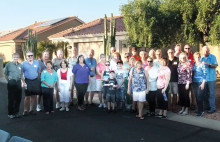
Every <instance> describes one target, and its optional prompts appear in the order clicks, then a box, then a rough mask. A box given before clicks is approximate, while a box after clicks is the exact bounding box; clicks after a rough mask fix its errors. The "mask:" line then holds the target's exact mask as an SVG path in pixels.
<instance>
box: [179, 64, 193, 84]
mask: <svg viewBox="0 0 220 142" xmlns="http://www.w3.org/2000/svg"><path fill="white" fill-rule="evenodd" d="M177 72H178V84H186V83H187V81H189V83H192V66H191V64H190V62H186V63H184V64H181V63H179V65H178V67H177Z"/></svg>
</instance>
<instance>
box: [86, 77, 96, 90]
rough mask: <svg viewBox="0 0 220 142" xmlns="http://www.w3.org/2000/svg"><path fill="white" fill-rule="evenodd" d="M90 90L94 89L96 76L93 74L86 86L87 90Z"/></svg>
mask: <svg viewBox="0 0 220 142" xmlns="http://www.w3.org/2000/svg"><path fill="white" fill-rule="evenodd" d="M90 91H96V77H95V76H93V77H90V83H89V86H88V88H87V92H90Z"/></svg>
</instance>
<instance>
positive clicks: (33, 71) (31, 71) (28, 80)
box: [22, 51, 41, 116]
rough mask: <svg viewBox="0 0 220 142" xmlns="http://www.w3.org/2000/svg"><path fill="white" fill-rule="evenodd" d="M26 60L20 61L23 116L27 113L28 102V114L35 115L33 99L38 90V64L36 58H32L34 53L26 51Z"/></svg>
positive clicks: (39, 69)
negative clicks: (22, 75) (22, 85)
mask: <svg viewBox="0 0 220 142" xmlns="http://www.w3.org/2000/svg"><path fill="white" fill-rule="evenodd" d="M26 58H27V60H26V61H24V62H23V63H22V71H23V74H24V77H25V80H23V84H24V86H26V87H25V88H26V90H25V99H24V112H23V116H27V115H28V104H29V103H30V110H29V114H31V115H35V114H36V113H35V112H34V110H33V108H34V99H35V95H37V94H38V93H39V91H40V87H39V86H40V82H39V78H40V73H41V72H40V71H41V68H40V65H39V62H38V61H37V60H34V54H33V52H31V51H27V53H26Z"/></svg>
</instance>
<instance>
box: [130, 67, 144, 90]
mask: <svg viewBox="0 0 220 142" xmlns="http://www.w3.org/2000/svg"><path fill="white" fill-rule="evenodd" d="M146 83H147V81H146V77H145V73H144V69H143V68H142V69H141V70H140V72H139V73H138V72H137V69H136V68H135V67H134V68H133V70H132V87H133V92H142V91H145V90H146Z"/></svg>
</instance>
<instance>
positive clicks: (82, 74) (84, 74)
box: [72, 63, 90, 84]
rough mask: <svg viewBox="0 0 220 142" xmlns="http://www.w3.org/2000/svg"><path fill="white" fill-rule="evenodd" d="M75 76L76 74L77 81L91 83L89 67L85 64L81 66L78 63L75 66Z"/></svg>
mask: <svg viewBox="0 0 220 142" xmlns="http://www.w3.org/2000/svg"><path fill="white" fill-rule="evenodd" d="M72 72H73V74H74V76H75V83H79V84H82V83H89V75H90V71H89V67H88V66H87V65H86V64H85V65H84V66H81V65H80V64H78V63H77V64H76V65H75V66H74V67H73V70H72Z"/></svg>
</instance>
